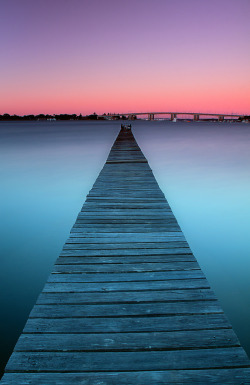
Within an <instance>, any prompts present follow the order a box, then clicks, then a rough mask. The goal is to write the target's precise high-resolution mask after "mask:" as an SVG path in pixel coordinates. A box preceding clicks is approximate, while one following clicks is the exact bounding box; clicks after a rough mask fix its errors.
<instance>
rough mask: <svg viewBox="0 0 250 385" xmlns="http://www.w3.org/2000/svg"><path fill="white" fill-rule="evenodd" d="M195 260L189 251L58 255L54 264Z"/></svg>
mask: <svg viewBox="0 0 250 385" xmlns="http://www.w3.org/2000/svg"><path fill="white" fill-rule="evenodd" d="M193 261H196V260H195V257H194V256H193V254H191V253H183V254H179V253H178V254H166V253H165V254H160V255H152V254H150V255H126V256H122V255H120V256H119V255H112V256H111V255H108V256H90V257H88V256H79V257H72V256H68V257H62V256H61V257H59V258H58V259H57V260H56V262H55V265H65V264H66V265H73V264H75V265H79V264H80V265H81V264H85V265H87V264H91V265H92V264H109V263H114V264H134V265H135V268H138V267H139V264H141V263H143V262H152V263H154V264H157V263H165V262H166V263H170V262H175V263H176V264H177V263H179V262H193Z"/></svg>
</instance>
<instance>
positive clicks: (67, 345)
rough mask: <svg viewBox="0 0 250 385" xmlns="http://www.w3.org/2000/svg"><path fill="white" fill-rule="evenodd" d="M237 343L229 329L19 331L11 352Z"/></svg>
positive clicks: (157, 347)
mask: <svg viewBox="0 0 250 385" xmlns="http://www.w3.org/2000/svg"><path fill="white" fill-rule="evenodd" d="M235 346H240V343H239V340H238V339H237V337H236V336H235V334H234V333H233V331H232V329H219V330H216V329H215V330H185V331H176V332H172V331H171V332H151V333H105V332H104V333H101V334H100V333H97V334H70V335H68V334H53V335H51V334H22V336H21V337H20V339H19V341H18V343H17V345H16V347H15V351H27V352H28V351H31V352H32V351H34V352H39V351H41V352H42V351H46V352H49V351H53V352H56V351H100V352H101V351H150V350H162V349H164V350H170V349H176V350H178V349H184V348H186V349H198V348H200V349H202V348H218V347H235Z"/></svg>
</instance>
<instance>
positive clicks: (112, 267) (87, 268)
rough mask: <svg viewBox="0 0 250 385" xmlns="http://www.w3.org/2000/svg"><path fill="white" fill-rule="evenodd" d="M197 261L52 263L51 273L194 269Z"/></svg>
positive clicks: (197, 266)
mask: <svg viewBox="0 0 250 385" xmlns="http://www.w3.org/2000/svg"><path fill="white" fill-rule="evenodd" d="M196 269H199V265H198V263H197V262H176V261H175V262H165V263H137V264H136V263H135V264H132V263H130V264H128V263H115V264H114V263H107V264H91V265H90V264H78V265H70V264H65V265H54V267H53V270H52V273H53V274H57V273H58V274H60V273H65V274H71V273H112V272H114V273H119V272H120V273H131V272H138V273H139V272H156V271H160V272H165V271H168V270H196Z"/></svg>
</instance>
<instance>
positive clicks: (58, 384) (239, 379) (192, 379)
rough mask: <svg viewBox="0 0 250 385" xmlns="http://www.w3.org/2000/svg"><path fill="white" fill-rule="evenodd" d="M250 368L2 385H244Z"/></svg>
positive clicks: (38, 377) (53, 377) (27, 378)
mask: <svg viewBox="0 0 250 385" xmlns="http://www.w3.org/2000/svg"><path fill="white" fill-rule="evenodd" d="M249 378H250V368H240V369H238V368H220V369H198V370H165V369H164V370H163V371H149V370H146V371H134V372H99V373H98V372H90V373H87V372H86V373H59V372H54V373H38V372H36V373H6V374H5V375H4V377H3V379H2V382H1V384H2V385H17V384H20V385H30V384H32V385H41V384H42V385H45V384H49V385H69V384H72V385H99V384H100V385H117V384H119V385H134V384H136V385H149V384H152V385H163V384H175V385H176V384H178V385H180V384H182V385H193V384H195V385H215V384H216V385H222V384H226V385H243V384H248V383H249Z"/></svg>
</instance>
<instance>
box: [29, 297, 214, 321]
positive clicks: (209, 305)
mask: <svg viewBox="0 0 250 385" xmlns="http://www.w3.org/2000/svg"><path fill="white" fill-rule="evenodd" d="M208 313H221V307H220V306H219V304H218V302H217V301H215V300H212V301H192V302H191V301H188V302H181V301H177V302H171V303H169V302H158V303H153V302H149V303H140V304H138V303H136V304H131V303H129V304H128V303H122V304H98V305H94V304H90V305H85V306H82V305H79V304H77V305H35V306H34V307H33V309H32V311H31V313H30V318H71V317H112V316H113V317H118V316H129V317H130V316H137V315H139V316H143V315H144V316H147V315H165V316H166V315H177V314H208Z"/></svg>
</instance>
